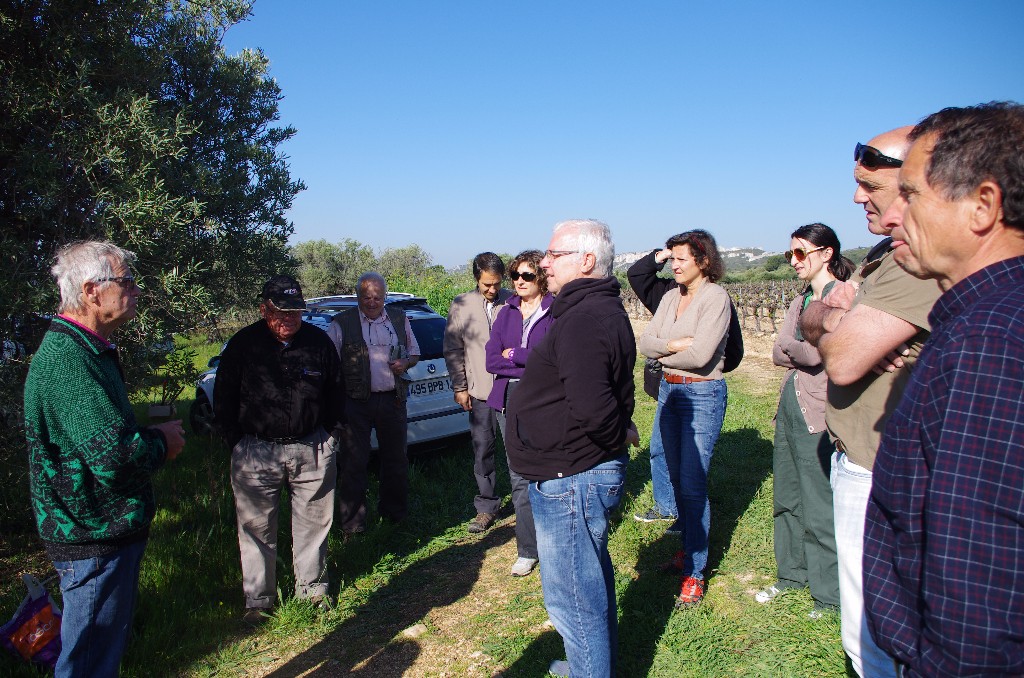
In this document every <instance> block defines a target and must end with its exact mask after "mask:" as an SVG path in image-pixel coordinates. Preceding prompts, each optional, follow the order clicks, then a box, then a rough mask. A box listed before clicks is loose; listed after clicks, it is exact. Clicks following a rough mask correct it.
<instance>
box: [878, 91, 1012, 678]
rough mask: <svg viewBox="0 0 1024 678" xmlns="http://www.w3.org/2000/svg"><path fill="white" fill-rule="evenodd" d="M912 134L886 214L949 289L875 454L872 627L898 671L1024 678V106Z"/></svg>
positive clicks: (946, 118) (967, 114)
mask: <svg viewBox="0 0 1024 678" xmlns="http://www.w3.org/2000/svg"><path fill="white" fill-rule="evenodd" d="M910 139H911V141H912V142H913V145H912V146H911V148H910V151H909V152H908V155H907V158H906V160H905V161H904V164H903V167H902V168H901V169H900V173H899V188H900V194H899V197H898V198H897V199H896V201H895V202H894V203H893V205H892V206H891V207H890V208H889V209H888V211H887V212H886V213H885V215H884V217H883V221H885V222H887V223H889V224H890V225H891V226H892V227H893V232H892V235H893V238H894V240H895V244H896V245H897V246H898V249H897V251H896V254H895V256H896V259H897V261H898V262H899V263H900V265H901V266H903V268H905V269H906V270H907V271H909V272H911V273H913V274H914V275H916V276H918V277H921V278H934V279H936V280H938V282H939V285H940V286H941V287H942V289H943V290H944V293H943V295H942V296H941V297H940V298H939V300H938V302H936V304H935V306H934V308H933V309H932V312H931V314H930V316H929V323H930V325H931V328H932V334H931V339H930V340H929V342H928V344H927V345H926V346H925V348H924V350H923V352H922V353H921V357H920V359H919V360H918V363H917V367H916V369H915V370H914V372H913V375H912V377H911V381H910V384H909V385H908V387H907V389H906V391H904V394H903V399H902V400H901V401H900V404H899V406H898V407H897V409H896V412H895V413H894V414H893V416H892V418H891V419H890V420H889V423H888V425H887V426H886V429H885V435H884V437H883V440H882V445H881V448H880V449H879V451H878V456H877V457H876V459H875V464H874V485H873V487H872V491H871V500H870V502H869V504H868V512H867V523H866V528H865V536H864V599H865V606H866V609H867V615H868V621H869V627H870V628H871V631H872V634H873V636H874V638H875V640H876V642H877V643H878V645H879V646H880V647H881V648H882V649H883V650H885V651H886V652H888V653H889V654H890V655H892V656H893V657H895V658H896V661H897V664H898V666H899V668H900V670H901V671H902V674H901V675H904V676H962V675H980V674H990V675H1024V106H1021V105H1020V104H1015V103H992V104H984V105H980V106H975V107H970V108H948V109H945V110H943V111H940V112H939V113H935V114H933V115H931V116H929V117H927V118H925V119H924V120H923V121H922V122H921V123H920V124H918V125H917V127H915V128H914V130H913V132H912V133H911V135H910Z"/></svg>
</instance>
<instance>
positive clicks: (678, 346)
mask: <svg viewBox="0 0 1024 678" xmlns="http://www.w3.org/2000/svg"><path fill="white" fill-rule="evenodd" d="M691 344H693V337H679V338H678V339H673V340H672V341H670V342H668V344H667V345H666V348H668V350H670V351H672V352H673V353H679V352H680V351H685V350H686V349H688V348H690V345H691Z"/></svg>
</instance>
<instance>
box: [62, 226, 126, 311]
mask: <svg viewBox="0 0 1024 678" xmlns="http://www.w3.org/2000/svg"><path fill="white" fill-rule="evenodd" d="M54 259H55V263H54V264H53V268H51V269H50V273H51V274H52V275H53V277H54V279H56V281H57V287H58V288H60V306H59V307H58V309H57V310H58V312H60V313H66V312H68V311H81V310H83V309H84V308H85V299H83V298H82V286H83V285H85V283H87V282H91V281H96V280H100V279H101V278H113V277H114V275H115V274H114V268H115V267H117V266H118V265H120V264H124V265H125V266H130V265H131V264H133V263H134V262H135V259H136V256H135V253H134V252H131V251H129V250H126V249H123V248H120V247H118V246H117V245H115V244H114V243H112V242H107V241H105V240H104V241H100V240H85V241H80V242H73V243H71V244H70V245H65V246H64V247H62V248H61V249H60V251H59V252H57V256H56V257H55V258H54Z"/></svg>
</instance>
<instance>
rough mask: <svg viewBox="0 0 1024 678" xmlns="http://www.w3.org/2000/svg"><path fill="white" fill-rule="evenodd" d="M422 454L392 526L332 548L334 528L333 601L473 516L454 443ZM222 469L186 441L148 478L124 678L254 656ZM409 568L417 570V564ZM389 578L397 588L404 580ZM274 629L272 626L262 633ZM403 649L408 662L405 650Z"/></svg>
mask: <svg viewBox="0 0 1024 678" xmlns="http://www.w3.org/2000/svg"><path fill="white" fill-rule="evenodd" d="M184 405H185V406H186V407H187V405H188V402H187V401H186V402H185V403H184ZM418 451H421V450H418ZM423 452H424V453H422V454H416V455H415V456H414V457H413V463H412V465H411V469H410V517H409V518H408V519H406V520H405V521H403V522H401V523H399V524H392V523H386V522H381V521H373V522H370V523H369V524H368V526H367V528H368V529H367V531H366V532H365V533H363V534H361V535H359V537H358V538H357V539H355V540H353V541H350V542H349V543H344V542H343V541H342V540H341V538H340V529H339V528H338V525H337V523H336V525H335V529H334V530H333V533H332V535H331V537H330V539H329V542H328V567H329V572H330V580H331V594H332V595H335V596H336V595H338V593H339V589H341V590H342V592H343V590H344V589H345V588H346V587H347V586H351V585H352V583H353V582H356V581H358V580H360V579H362V578H365V577H366V576H367V575H371V581H372V580H373V578H375V577H377V576H381V577H387V576H388V575H389V574H390V573H391V572H394V571H398V570H399V569H400V568H401V567H404V566H405V563H404V560H405V559H406V558H407V557H409V556H410V555H411V554H414V553H415V552H416V551H417V550H419V549H421V548H422V547H423V546H425V545H427V544H429V543H431V542H433V541H435V540H437V539H438V538H439V537H441V536H442V535H445V534H447V533H450V534H451V535H452V537H451V541H455V540H456V539H457V538H459V536H461V533H460V532H458V531H457V530H455V531H453V530H452V528H456V527H457V526H458V525H460V524H463V523H464V522H466V521H468V520H469V519H470V518H471V517H472V515H473V514H474V511H473V496H474V494H475V493H476V485H475V483H474V482H473V480H472V478H473V475H472V453H471V452H470V451H469V447H468V445H467V444H466V443H465V441H464V440H463V439H457V440H456V441H455V443H454V445H452V446H451V447H450V448H448V449H442V450H437V449H434V450H426V451H423ZM229 469H230V453H229V451H228V450H227V448H226V446H224V444H223V443H221V442H220V441H219V440H217V439H214V438H208V437H202V436H195V435H193V436H189V440H188V444H187V447H186V449H185V451H184V452H183V454H182V455H181V456H180V457H179V458H178V459H177V460H176V461H175V462H174V463H173V464H170V465H169V466H168V467H167V468H165V469H164V470H163V471H161V472H160V473H158V474H157V476H156V477H155V479H154V482H155V486H156V494H157V506H158V515H157V518H156V520H155V521H154V523H153V527H152V531H151V534H150V540H149V544H148V546H147V549H146V555H145V557H144V559H143V566H142V575H141V580H140V600H139V604H138V608H137V612H136V616H135V624H134V639H133V641H132V642H131V643H130V644H129V647H128V649H127V652H126V655H125V659H124V662H123V664H122V674H123V675H126V676H151V675H180V674H181V673H184V672H187V671H189V670H197V669H199V670H201V671H208V672H217V671H219V670H221V669H223V668H226V667H228V666H232V665H238V666H244V665H246V664H247V662H248V661H249V660H248V659H247V657H248V656H249V655H252V654H254V653H255V652H256V650H255V649H253V648H254V647H255V646H254V645H253V646H252V647H250V645H251V644H250V643H249V642H248V641H247V640H246V637H247V636H250V635H251V630H250V629H249V628H248V627H247V626H245V625H244V624H243V623H242V621H241V614H242V611H243V605H244V602H243V601H244V598H243V594H242V577H241V569H240V565H239V556H238V537H237V529H236V524H235V511H234V499H233V495H232V491H231V484H230V479H229ZM506 476H507V474H506ZM506 483H507V477H506ZM282 495H283V496H282V498H281V503H280V516H279V533H278V568H277V580H278V590H279V592H280V593H281V597H282V599H283V601H282V602H281V606H282V608H287V609H285V610H283V615H284V616H285V617H287V616H288V613H289V612H290V611H291V607H292V606H293V605H294V604H295V603H300V601H293V600H292V591H293V590H294V573H293V571H292V566H291V562H292V551H291V513H290V508H289V499H288V493H287V491H285V492H283V493H282ZM376 500H377V479H376V477H374V476H372V475H371V482H370V491H369V493H368V497H367V501H368V505H369V506H371V507H375V506H376ZM495 538H496V537H495ZM443 541H444V539H442V542H443ZM442 548H443V544H442ZM449 550H452V549H449ZM438 557H439V555H434V556H431V557H430V558H429V560H431V561H433V560H435V559H436V558H438ZM414 567H415V568H416V569H417V570H418V569H419V567H420V565H419V564H418V563H414ZM394 576H395V577H396V578H401V579H402V580H403V581H404V580H407V579H408V577H409V576H410V575H405V574H404V573H400V574H398V575H394ZM460 576H464V577H467V579H466V580H465V581H466V586H467V587H471V585H472V583H473V581H475V577H472V578H468V572H463V573H460ZM384 581H385V583H383V584H375V585H380V586H381V587H382V588H381V590H380V591H378V592H375V593H374V594H372V595H373V599H374V600H377V599H378V598H379V599H387V595H386V593H385V592H386V591H390V589H391V586H392V584H391V582H390V581H388V580H386V579H384ZM466 590H468V588H467V589H466ZM464 592H465V591H463V592H462V593H460V594H459V595H462V594H463V593H464ZM300 607H301V605H300ZM382 616H383V617H384V618H390V617H393V616H395V615H393V614H391V613H390V612H388V613H382ZM403 618H405V617H404V616H403ZM274 624H276V625H277V626H278V627H280V626H281V622H274ZM346 628H347V627H346ZM279 630H280V629H279V628H277V627H274V626H272V627H271V628H270V633H272V634H273V633H277V632H279ZM257 638H258V637H254V638H253V640H256V639H257ZM403 647H405V650H404V651H403V652H405V653H408V651H409V647H406V646H403ZM410 647H411V646H410ZM417 652H418V650H417ZM369 656H370V655H366V657H369ZM366 657H363V659H365V658H366ZM413 658H415V655H413ZM376 661H378V660H377V659H374V660H373V661H372V662H371V664H372V663H373V662H376ZM353 665H354V664H353ZM384 673H386V672H384ZM378 675H380V674H378Z"/></svg>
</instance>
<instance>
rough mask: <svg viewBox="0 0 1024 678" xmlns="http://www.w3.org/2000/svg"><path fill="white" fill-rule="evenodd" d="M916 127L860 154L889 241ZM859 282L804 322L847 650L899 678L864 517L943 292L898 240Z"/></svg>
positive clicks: (872, 210)
mask: <svg viewBox="0 0 1024 678" xmlns="http://www.w3.org/2000/svg"><path fill="white" fill-rule="evenodd" d="M910 130H911V128H910V127H900V128H898V129H894V130H891V131H889V132H885V133H884V134H880V135H878V136H876V137H875V138H873V139H871V140H870V141H869V142H868V143H867V144H857V145H856V146H855V148H854V162H855V164H854V169H853V178H854V180H855V181H856V182H857V190H856V191H855V192H854V195H853V201H854V202H855V203H857V204H859V205H863V207H864V212H865V215H866V217H867V225H868V231H869V232H871V233H873V234H875V235H881V236H888V235H889V233H890V230H891V227H887V226H886V225H885V223H884V222H883V220H882V215H883V214H884V213H885V211H886V209H888V207H889V205H890V204H892V202H893V201H894V200H895V199H896V197H897V195H898V194H899V187H898V184H897V175H898V173H899V168H900V166H901V165H902V164H903V158H904V157H905V155H906V150H907V145H908V143H907V135H908V134H909V133H910ZM851 280H852V281H853V284H851V283H837V284H836V287H835V288H834V289H833V291H832V293H831V294H829V295H828V296H827V297H825V298H824V299H823V300H821V301H816V302H813V303H811V304H810V305H809V306H808V307H807V308H806V309H805V310H804V313H803V316H802V319H801V329H802V330H803V333H804V336H805V337H806V338H807V340H808V341H810V342H811V343H812V344H815V345H816V346H817V347H818V351H819V352H820V353H821V357H822V360H823V362H824V364H825V371H826V373H827V374H828V402H827V406H826V411H825V421H826V423H827V424H828V429H829V433H830V434H831V435H832V437H833V438H834V439H835V442H836V449H837V452H836V454H835V455H834V456H833V458H832V477H831V481H832V497H833V502H832V503H833V510H834V513H835V516H834V517H835V535H836V551H837V555H838V559H839V599H840V606H841V616H842V620H841V621H842V638H843V649H845V650H846V653H847V654H848V655H849V656H850V661H851V663H852V664H853V668H854V670H855V671H856V672H857V673H858V674H859V675H860V676H863V677H864V678H869V677H870V678H874V677H876V676H892V675H894V672H895V667H894V664H893V660H892V658H891V657H889V656H888V655H887V654H886V653H884V652H882V651H881V650H880V649H879V648H878V646H877V645H876V644H875V642H874V640H873V639H872V637H871V635H870V633H869V632H868V630H867V626H866V620H865V618H864V592H863V588H862V583H861V581H862V571H863V563H862V561H863V554H864V516H865V512H866V511H867V502H868V497H869V495H870V493H871V468H872V464H873V463H874V460H875V454H876V453H877V451H878V446H879V444H880V442H881V435H882V431H883V429H884V428H885V422H886V421H887V420H888V419H889V417H890V416H891V415H892V413H893V411H894V410H895V408H896V403H897V402H899V399H900V395H901V394H902V393H903V390H904V389H905V388H906V386H907V382H908V381H909V379H910V372H911V370H912V369H913V367H914V363H915V362H916V361H917V357H918V355H919V354H920V352H921V348H922V346H923V345H924V342H925V341H927V339H928V332H929V324H928V311H929V310H930V309H931V307H932V305H933V304H934V303H935V300H936V299H938V297H939V294H940V293H941V290H940V289H939V287H938V285H937V284H936V283H935V282H934V281H931V280H920V279H918V278H915V277H914V276H912V275H910V274H909V273H907V272H906V271H904V270H903V269H902V268H900V266H899V265H898V264H897V262H896V260H895V259H894V258H893V248H892V245H891V238H888V237H887V238H886V239H885V240H883V241H882V242H881V243H879V245H878V246H876V247H875V248H873V249H872V251H871V252H870V253H869V255H868V256H867V257H865V260H864V262H862V265H861V267H860V268H859V270H858V271H857V273H856V274H855V275H854V277H853V278H852V279H851Z"/></svg>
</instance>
